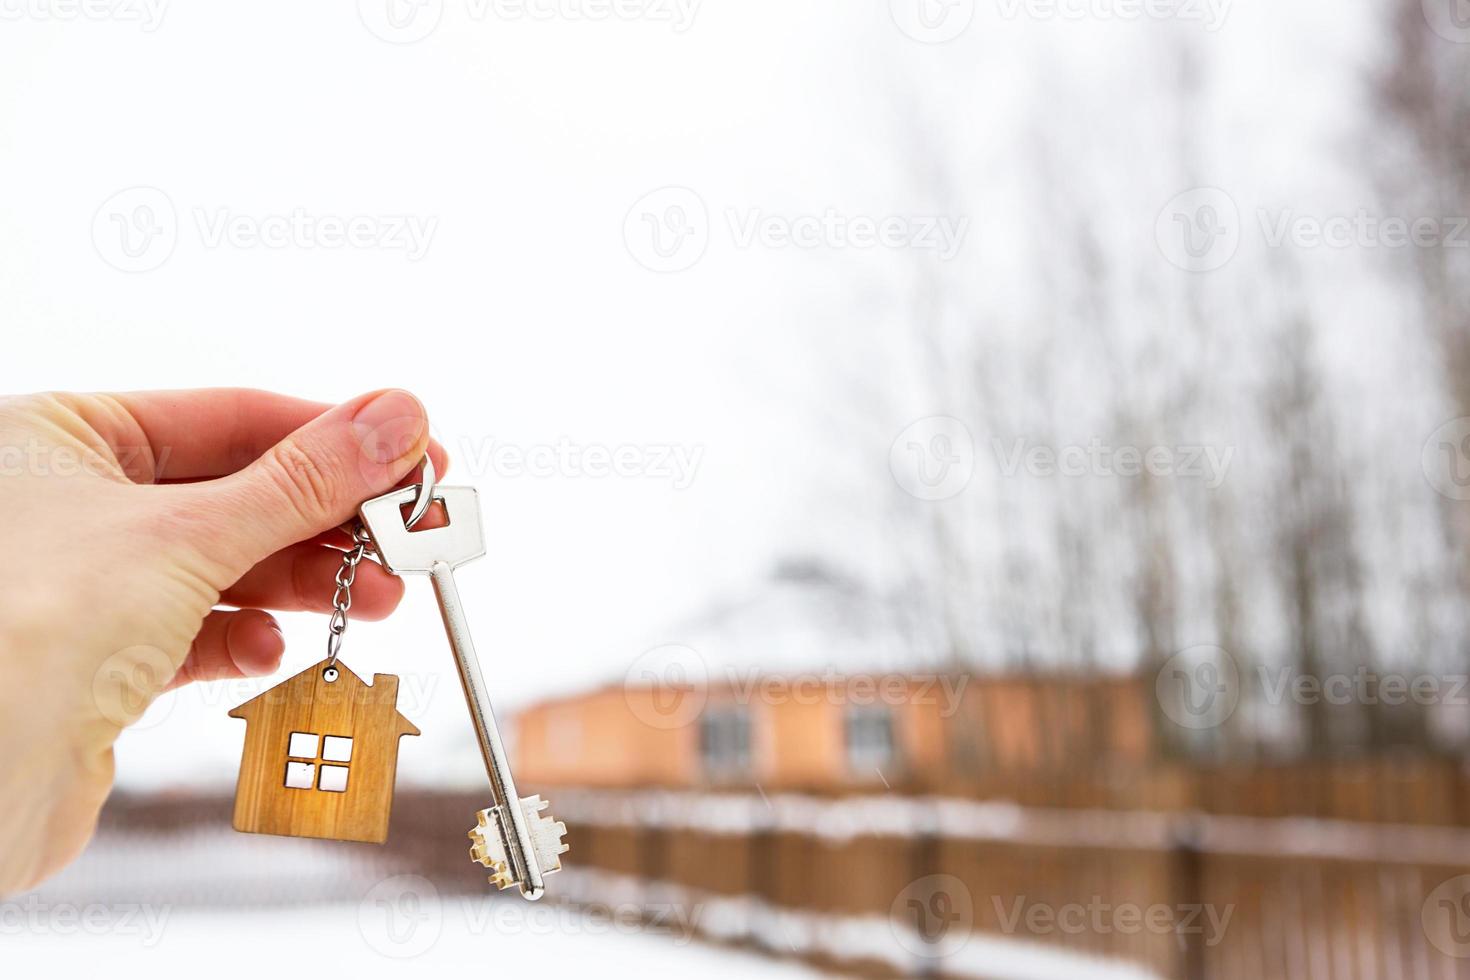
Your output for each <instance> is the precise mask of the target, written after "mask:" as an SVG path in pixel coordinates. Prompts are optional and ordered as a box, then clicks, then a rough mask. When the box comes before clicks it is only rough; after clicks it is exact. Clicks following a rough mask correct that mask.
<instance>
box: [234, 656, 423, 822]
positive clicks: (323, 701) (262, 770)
mask: <svg viewBox="0 0 1470 980" xmlns="http://www.w3.org/2000/svg"><path fill="white" fill-rule="evenodd" d="M397 705H398V678H397V677H394V676H392V675H391V674H374V675H373V683H372V684H367V683H365V682H364V681H363V680H362V679H361V678H359V677H358V676H357V675H356V674H354V673H353V672H352V671H350V670H348V669H347V668H346V666H345V665H343V664H342V662H341V661H338V662H337V663H336V664H335V665H331V666H328V663H327V661H325V660H323V661H322V662H321V663H318V664H316V665H315V666H313V667H308V668H307V669H306V670H303V671H302V672H301V673H299V674H297V675H296V676H295V677H292V678H291V679H289V680H287V681H284V682H282V683H281V684H278V685H276V686H275V687H273V688H271V689H270V690H269V691H266V692H264V693H263V694H259V695H257V696H256V697H254V698H251V699H250V700H249V701H246V702H245V703H244V704H242V705H240V706H239V707H237V708H235V709H234V710H233V711H231V712H230V717H231V718H243V719H245V726H246V727H245V749H244V753H243V755H242V756H241V759H240V780H239V783H238V784H237V786H236V789H235V815H234V821H233V823H234V827H235V829H236V830H239V831H243V832H245V833H254V834H280V835H283V836H288V837H324V838H328V839H331V840H353V841H367V842H369V843H375V844H381V843H382V842H383V841H385V840H387V839H388V816H389V814H390V813H391V811H392V808H393V786H394V781H395V776H396V772H397V768H398V739H399V738H400V737H402V736H404V735H417V734H419V730H418V728H416V727H415V726H414V724H413V722H411V721H409V720H408V719H407V718H405V717H404V716H403V715H401V714H400V713H399V712H398V707H397Z"/></svg>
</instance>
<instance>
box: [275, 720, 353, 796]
mask: <svg viewBox="0 0 1470 980" xmlns="http://www.w3.org/2000/svg"><path fill="white" fill-rule="evenodd" d="M286 755H287V759H286V788H288V789H305V790H310V789H318V790H322V791H324V792H327V793H345V792H347V769H348V765H347V764H348V763H349V762H351V761H352V739H350V738H348V737H347V736H345V735H328V736H326V737H325V738H324V737H322V736H321V735H318V734H316V733H315V732H292V733H291V738H290V740H289V742H288V743H287V745H286Z"/></svg>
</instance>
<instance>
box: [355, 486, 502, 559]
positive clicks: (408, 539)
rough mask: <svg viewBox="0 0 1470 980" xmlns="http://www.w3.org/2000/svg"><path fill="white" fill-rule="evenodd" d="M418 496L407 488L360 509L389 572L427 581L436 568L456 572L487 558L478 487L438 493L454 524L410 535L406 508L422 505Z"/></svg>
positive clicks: (436, 496)
mask: <svg viewBox="0 0 1470 980" xmlns="http://www.w3.org/2000/svg"><path fill="white" fill-rule="evenodd" d="M418 493H419V491H418V488H416V487H404V488H403V489H402V490H392V491H389V492H388V493H385V494H383V495H382V496H381V497H374V498H373V499H372V500H369V501H367V502H366V503H364V504H363V505H362V506H361V507H359V508H358V511H357V513H358V516H359V517H361V518H362V523H363V526H365V527H366V528H367V531H368V535H369V536H370V537H371V538H372V541H373V550H374V551H376V552H377V554H378V557H379V558H380V559H382V562H383V567H384V568H386V569H388V571H390V572H392V573H393V574H394V575H410V574H412V575H427V574H429V573H430V572H431V571H433V568H434V565H435V564H441V563H442V564H447V565H448V566H449V567H450V568H455V567H458V566H460V565H463V564H464V563H465V562H467V561H474V560H475V559H476V558H480V557H483V556H484V554H485V528H484V522H483V521H482V520H481V519H480V495H479V493H478V492H477V491H476V490H475V488H474V487H435V488H434V490H433V498H434V500H436V501H438V502H439V503H441V504H443V505H444V513H445V515H446V516H447V517H448V518H449V523H448V524H446V525H445V526H444V527H431V528H423V529H422V530H417V531H410V530H409V529H408V528H407V527H405V526H404V523H403V507H404V505H406V504H411V503H413V502H414V501H415V500H417V499H418Z"/></svg>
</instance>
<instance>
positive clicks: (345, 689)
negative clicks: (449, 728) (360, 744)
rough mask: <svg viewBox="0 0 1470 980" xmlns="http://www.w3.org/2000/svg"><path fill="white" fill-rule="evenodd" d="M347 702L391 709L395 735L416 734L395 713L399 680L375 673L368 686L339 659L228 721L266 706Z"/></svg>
mask: <svg viewBox="0 0 1470 980" xmlns="http://www.w3.org/2000/svg"><path fill="white" fill-rule="evenodd" d="M328 670H331V671H334V672H336V675H337V676H336V677H335V678H334V679H332V680H327V679H326V676H327V671H328ZM348 701H350V702H351V703H353V704H356V705H382V706H385V707H388V708H391V709H392V711H393V714H394V715H395V716H396V717H397V724H396V725H395V726H394V728H395V734H399V735H418V734H420V732H419V729H418V726H416V725H415V724H414V723H413V722H411V721H409V720H408V718H406V717H405V716H404V714H403V712H401V711H399V710H398V678H397V677H396V676H395V675H393V674H374V675H373V682H372V683H371V684H369V683H367V682H366V681H364V680H363V679H362V678H361V677H358V676H357V675H356V674H354V673H353V672H352V671H350V670H348V669H347V665H346V664H344V663H343V662H342V661H341V660H338V661H337V662H336V663H335V664H332V663H331V662H330V658H328V659H327V660H322V661H320V662H318V663H315V664H313V665H312V666H310V667H308V668H306V669H305V670H303V671H302V672H301V673H299V674H297V675H295V676H294V677H290V678H288V679H286V680H284V681H282V682H281V683H279V684H277V685H276V686H275V687H273V688H271V689H270V690H268V691H262V692H261V693H260V694H257V695H256V696H255V697H253V698H251V699H250V700H249V701H246V702H244V703H242V704H239V705H236V706H235V707H234V708H232V709H230V713H229V715H230V717H231V718H244V719H246V720H248V719H249V718H250V716H251V715H253V714H255V713H256V712H257V711H258V710H262V709H264V708H265V707H267V706H270V707H279V706H282V705H287V704H289V705H294V706H298V707H302V708H307V707H311V706H313V705H320V706H323V707H325V706H327V705H330V704H340V703H345V702H348Z"/></svg>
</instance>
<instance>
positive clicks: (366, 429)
mask: <svg viewBox="0 0 1470 980" xmlns="http://www.w3.org/2000/svg"><path fill="white" fill-rule="evenodd" d="M428 446H429V419H428V416H427V414H426V413H425V412H424V406H423V405H422V404H420V402H419V400H418V399H417V398H415V397H414V396H413V395H411V394H409V393H408V392H406V391H401V390H397V389H389V390H387V391H376V392H371V393H369V394H366V395H362V396H360V397H358V398H354V399H352V400H351V401H349V402H346V403H344V404H342V405H338V406H337V407H335V408H332V409H329V410H328V411H326V412H324V413H322V414H321V415H319V416H317V417H316V418H315V419H313V420H311V421H310V422H308V423H306V424H305V425H303V426H302V427H301V428H299V429H297V430H296V431H295V432H293V433H291V434H290V435H289V436H287V437H286V438H285V439H283V440H281V442H279V443H277V444H276V445H275V446H273V447H272V448H271V449H270V450H269V451H267V452H266V454H265V455H264V456H261V457H260V458H259V459H257V460H255V461H254V462H253V463H251V464H250V465H249V466H247V467H245V468H244V469H243V470H240V471H239V472H238V473H235V474H234V475H232V476H228V477H225V478H224V479H222V480H217V481H215V483H214V484H213V485H212V487H213V491H212V492H213V494H214V495H215V496H216V502H217V503H218V504H220V505H222V506H223V507H225V508H228V510H229V514H228V517H227V519H226V520H225V521H223V522H222V524H221V526H222V527H223V528H225V529H226V530H225V534H226V535H227V536H228V537H229V538H230V540H229V541H227V542H224V545H225V549H226V551H227V552H230V553H233V554H236V555H238V556H239V558H240V559H241V560H242V562H243V564H244V567H247V568H248V567H249V566H251V565H253V564H254V563H255V562H257V561H259V560H261V559H262V558H264V557H265V556H267V555H269V554H272V553H273V552H276V551H279V550H281V549H282V548H285V547H287V546H288V545H291V544H294V543H296V542H297V541H303V540H305V539H307V538H310V537H312V536H314V535H317V534H320V533H321V532H323V531H326V530H328V529H330V528H333V527H336V526H337V525H339V524H342V523H343V522H344V521H346V520H347V519H348V518H349V517H351V516H352V514H353V513H354V512H355V511H356V510H357V507H358V505H359V504H361V503H362V502H363V501H364V500H367V499H369V498H370V497H376V496H378V495H379V494H382V493H386V492H387V491H389V490H391V489H392V488H393V487H394V485H395V484H397V483H398V481H399V480H401V479H403V477H404V476H406V475H407V474H408V473H409V471H411V470H412V469H413V468H414V466H416V465H417V464H418V463H419V462H420V461H421V460H422V459H423V458H424V453H425V452H426V450H427V449H428Z"/></svg>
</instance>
